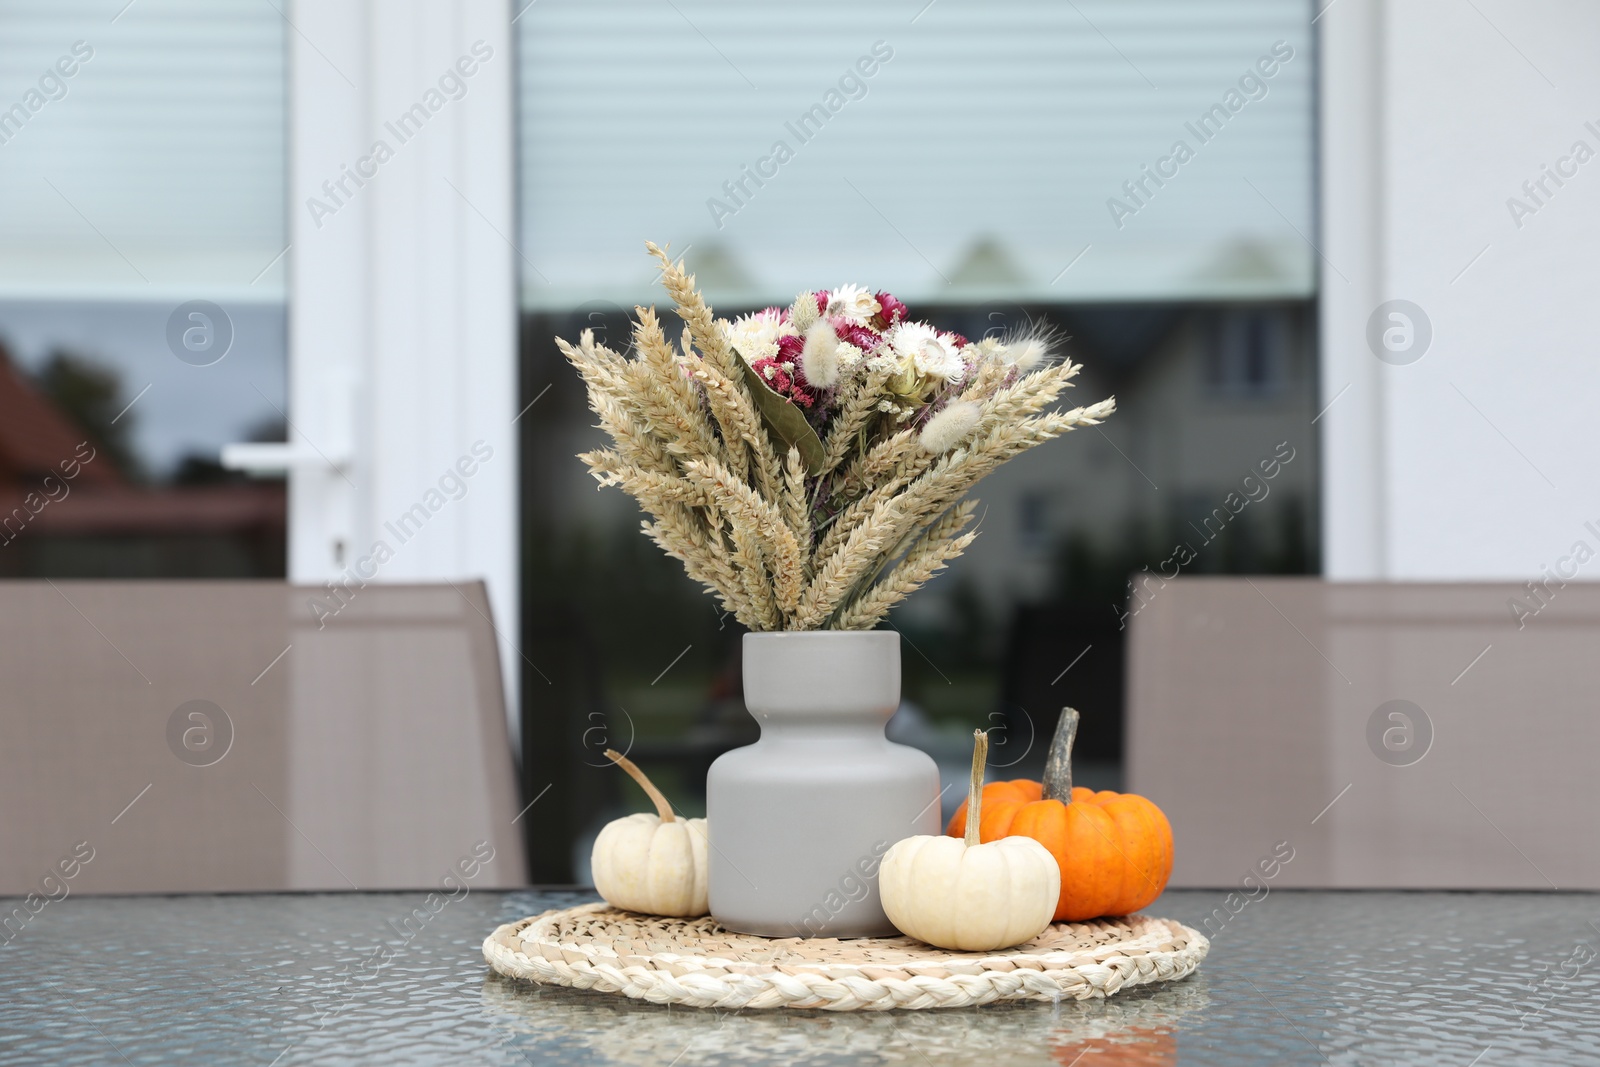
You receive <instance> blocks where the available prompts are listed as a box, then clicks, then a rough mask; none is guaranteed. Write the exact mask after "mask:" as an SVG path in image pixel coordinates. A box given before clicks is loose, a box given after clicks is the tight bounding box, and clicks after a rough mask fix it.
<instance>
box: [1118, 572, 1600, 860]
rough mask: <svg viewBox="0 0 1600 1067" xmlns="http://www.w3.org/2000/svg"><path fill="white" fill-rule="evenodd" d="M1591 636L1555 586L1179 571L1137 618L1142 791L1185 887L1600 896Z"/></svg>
mask: <svg viewBox="0 0 1600 1067" xmlns="http://www.w3.org/2000/svg"><path fill="white" fill-rule="evenodd" d="M1597 642H1600V588H1597V587H1595V586H1593V585H1589V584H1581V583H1576V582H1574V583H1568V584H1567V585H1565V586H1562V585H1560V584H1559V580H1558V579H1557V580H1552V582H1551V583H1549V584H1548V585H1547V584H1544V583H1534V584H1533V585H1532V586H1529V585H1525V584H1524V585H1512V584H1510V583H1482V584H1404V583H1399V584H1336V583H1329V582H1324V581H1321V580H1318V579H1311V578H1209V577H1196V578H1180V579H1178V580H1176V581H1172V582H1168V583H1167V584H1165V585H1164V586H1162V587H1160V588H1159V589H1151V590H1150V592H1149V595H1148V597H1147V599H1146V600H1145V601H1144V602H1143V605H1142V607H1140V608H1139V610H1138V612H1137V613H1136V614H1135V615H1134V616H1133V617H1132V619H1131V637H1130V645H1129V659H1128V694H1129V701H1128V734H1127V742H1128V757H1127V760H1128V761H1127V777H1128V786H1129V788H1130V789H1132V790H1133V791H1135V792H1138V793H1142V794H1144V795H1146V796H1148V797H1150V798H1151V799H1152V800H1154V801H1156V803H1158V804H1160V805H1161V807H1162V808H1163V809H1164V810H1165V811H1166V813H1167V815H1168V817H1169V818H1170V819H1171V821H1172V826H1173V831H1174V833H1175V835H1176V839H1177V858H1176V862H1175V865H1174V868H1173V873H1172V882H1171V884H1172V885H1173V886H1174V887H1184V886H1230V887H1238V886H1240V885H1241V884H1242V881H1243V879H1244V878H1245V877H1246V876H1247V875H1249V876H1252V877H1253V878H1254V881H1255V882H1256V883H1261V882H1262V881H1263V879H1262V876H1261V872H1262V870H1263V867H1262V865H1263V863H1265V864H1266V867H1267V869H1272V870H1274V871H1275V874H1274V876H1273V877H1272V879H1271V884H1272V885H1273V886H1302V887H1326V888H1344V887H1351V888H1355V887H1371V888H1386V889H1423V888H1428V889H1491V888H1492V889H1554V888H1560V889H1600V851H1597V850H1596V849H1595V848H1594V847H1593V842H1594V834H1595V826H1596V821H1597V817H1600V776H1597V775H1596V774H1595V773H1594V759H1595V753H1596V752H1600V716H1596V714H1595V702H1596V701H1595V694H1596V693H1597V692H1600V659H1597V658H1596V657H1595V656H1594V654H1593V650H1594V648H1595V647H1596V644H1597ZM1275 851H1276V854H1277V862H1273V857H1274V855H1275ZM1286 852H1292V854H1293V858H1292V859H1291V860H1289V861H1288V862H1283V861H1282V858H1281V857H1282V854H1283V853H1286Z"/></svg>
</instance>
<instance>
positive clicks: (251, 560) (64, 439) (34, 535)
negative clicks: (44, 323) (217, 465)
mask: <svg viewBox="0 0 1600 1067" xmlns="http://www.w3.org/2000/svg"><path fill="white" fill-rule="evenodd" d="M284 515H285V501H284V492H283V487H282V485H281V484H278V483H239V484H212V485H172V486H159V487H157V486H146V485H140V484H136V483H135V482H133V481H131V480H130V479H129V477H128V476H127V475H126V474H125V473H124V472H123V471H121V470H118V469H117V467H116V465H115V463H114V462H113V459H112V456H111V454H110V450H109V449H107V448H106V447H105V443H104V442H103V441H101V442H99V443H98V444H97V443H96V442H95V440H94V439H93V434H92V432H91V431H89V430H86V429H85V428H84V427H81V426H79V425H77V424H76V423H75V422H74V421H73V420H72V419H71V418H69V417H68V416H67V415H66V414H64V413H63V412H62V411H61V410H59V409H58V408H57V407H56V406H54V405H52V404H51V402H50V401H49V400H48V399H46V397H45V396H44V395H43V394H42V393H41V392H40V391H39V389H37V388H36V387H35V386H34V385H33V384H32V383H31V382H29V381H28V380H27V379H26V378H24V377H23V376H22V375H21V374H19V373H18V372H17V370H16V368H15V367H14V366H13V365H12V363H11V360H10V358H9V356H8V355H7V354H6V353H5V352H4V351H3V350H0V575H5V576H8V577H110V576H115V577H271V576H282V574H283V572H284V560H283V545H284Z"/></svg>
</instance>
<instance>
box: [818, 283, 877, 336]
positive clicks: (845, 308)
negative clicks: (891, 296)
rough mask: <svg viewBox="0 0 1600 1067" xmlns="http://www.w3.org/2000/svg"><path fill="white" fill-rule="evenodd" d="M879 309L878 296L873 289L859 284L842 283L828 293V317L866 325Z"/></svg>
mask: <svg viewBox="0 0 1600 1067" xmlns="http://www.w3.org/2000/svg"><path fill="white" fill-rule="evenodd" d="M878 311H879V308H878V298H877V297H876V296H874V295H873V293H872V290H870V289H863V288H861V286H859V285H841V286H839V288H837V289H835V290H834V291H833V292H831V293H829V294H828V317H829V318H830V319H832V318H839V319H843V320H844V321H846V322H853V323H855V324H856V325H857V326H865V325H866V324H867V322H868V320H870V319H871V318H872V316H874V315H876V314H877V313H878Z"/></svg>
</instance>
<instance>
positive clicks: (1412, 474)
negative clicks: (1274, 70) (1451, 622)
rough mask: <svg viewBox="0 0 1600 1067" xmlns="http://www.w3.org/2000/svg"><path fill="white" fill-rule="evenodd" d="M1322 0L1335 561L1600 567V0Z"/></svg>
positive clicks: (1330, 530) (1330, 535)
mask: <svg viewBox="0 0 1600 1067" xmlns="http://www.w3.org/2000/svg"><path fill="white" fill-rule="evenodd" d="M1318 8H1319V10H1320V11H1321V12H1322V13H1321V14H1320V15H1319V16H1317V26H1318V29H1319V32H1320V49H1319V63H1320V71H1321V86H1320V92H1319V99H1320V118H1321V123H1320V138H1321V145H1320V160H1319V167H1320V174H1321V182H1320V186H1321V188H1320V203H1321V228H1320V236H1319V237H1318V242H1319V252H1320V253H1321V254H1322V256H1323V261H1324V262H1323V271H1322V281H1321V285H1320V292H1321V329H1322V338H1321V341H1322V344H1321V356H1322V381H1321V384H1322V401H1321V403H1322V405H1326V411H1325V413H1324V415H1323V416H1322V418H1321V419H1320V421H1319V423H1318V426H1319V427H1320V429H1321V430H1322V433H1323V444H1322V450H1321V454H1322V462H1323V505H1322V513H1323V523H1322V529H1323V557H1324V561H1325V563H1324V573H1325V574H1326V575H1327V576H1328V577H1330V578H1334V579H1349V580H1394V581H1419V580H1420V581H1433V580H1474V579H1512V580H1517V581H1522V580H1526V579H1529V578H1533V579H1537V580H1539V581H1541V582H1543V581H1545V580H1546V577H1547V576H1554V577H1553V581H1554V582H1555V583H1557V584H1556V585H1552V586H1551V587H1550V588H1551V589H1556V588H1559V583H1560V582H1561V581H1565V580H1571V579H1572V578H1574V577H1576V578H1580V579H1583V578H1589V579H1592V578H1595V577H1600V563H1588V564H1586V565H1585V563H1584V562H1583V561H1580V560H1579V559H1578V557H1579V556H1582V557H1583V558H1584V560H1587V559H1588V558H1590V557H1592V556H1595V555H1596V554H1600V533H1597V532H1595V531H1596V530H1600V505H1597V504H1596V503H1595V501H1596V489H1597V488H1600V485H1597V481H1600V479H1597V477H1596V475H1595V474H1594V471H1593V467H1592V463H1591V461H1590V459H1589V457H1590V456H1592V454H1593V447H1592V443H1591V441H1590V434H1589V433H1588V430H1587V428H1588V427H1589V426H1590V425H1592V423H1593V412H1594V411H1595V410H1596V408H1597V407H1600V376H1597V375H1595V374H1594V372H1593V355H1592V353H1593V349H1594V340H1593V333H1594V326H1593V319H1594V316H1593V311H1592V308H1593V294H1594V292H1595V291H1596V289H1597V288H1600V258H1597V257H1596V256H1595V254H1594V249H1595V248H1596V247H1600V159H1595V158H1594V157H1593V156H1591V157H1589V159H1588V161H1586V162H1582V163H1581V164H1580V163H1578V162H1576V161H1575V160H1574V156H1573V152H1574V145H1575V144H1576V143H1577V142H1579V141H1582V142H1584V143H1585V144H1586V145H1587V147H1588V151H1589V152H1590V153H1600V107H1597V106H1595V105H1594V103H1593V102H1594V101H1596V100H1597V99H1600V73H1597V72H1596V70H1595V69H1594V64H1593V62H1592V55H1591V53H1592V51H1593V42H1594V40H1595V39H1596V36H1597V35H1600V8H1596V7H1595V5H1594V4H1592V3H1588V2H1585V0H1552V2H1551V3H1547V4H1543V5H1541V6H1540V9H1539V13H1538V16H1537V17H1535V18H1529V17H1527V15H1528V12H1526V11H1525V10H1523V9H1522V8H1519V7H1518V6H1517V5H1516V4H1515V3H1514V2H1512V0H1479V2H1478V3H1477V4H1446V3H1440V2H1437V0H1336V2H1333V3H1328V2H1326V0H1318ZM1586 49H1587V51H1586ZM1586 101H1587V103H1586ZM1586 108H1587V110H1585V109H1586ZM1552 168H1559V169H1560V171H1561V174H1562V175H1565V177H1564V178H1563V177H1560V176H1558V177H1557V178H1550V177H1548V176H1547V175H1548V173H1549V172H1550V171H1551V169H1552ZM1540 182H1542V183H1543V184H1542V186H1535V188H1534V190H1533V191H1532V192H1531V193H1530V191H1529V188H1528V186H1529V185H1533V184H1534V183H1540ZM1519 203H1520V204H1521V205H1522V207H1518V206H1517V204H1519ZM1529 208H1531V209H1533V210H1531V211H1530V210H1526V209H1529ZM1394 300H1404V301H1408V302H1410V303H1411V304H1412V305H1414V306H1415V308H1417V309H1420V315H1417V314H1409V315H1408V317H1407V318H1406V319H1404V320H1402V319H1395V318H1393V317H1392V313H1393V309H1391V308H1387V307H1385V305H1386V304H1387V303H1388V302H1389V301H1394ZM1412 318H1414V319H1415V320H1416V321H1415V322H1410V319H1412ZM1375 321H1376V323H1377V327H1376V329H1374V326H1373V323H1374V322H1375ZM1408 323H1409V325H1408ZM1424 325H1425V326H1426V329H1427V332H1428V333H1429V334H1431V339H1430V341H1429V345H1428V347H1427V349H1426V350H1425V351H1417V350H1415V349H1413V350H1411V351H1410V352H1394V351H1390V352H1388V353H1387V355H1386V357H1385V358H1380V354H1379V353H1378V352H1377V351H1376V350H1375V345H1374V343H1373V341H1371V340H1370V339H1369V333H1371V332H1375V333H1376V335H1377V336H1378V337H1379V338H1380V340H1379V341H1378V342H1377V346H1376V347H1378V348H1381V347H1383V343H1382V341H1381V338H1382V336H1383V329H1384V328H1385V327H1395V328H1397V331H1398V332H1397V333H1396V334H1395V335H1394V336H1395V337H1396V340H1397V342H1399V343H1402V344H1403V343H1404V339H1405V337H1406V336H1407V334H1406V332H1405V331H1406V330H1407V329H1410V330H1413V331H1414V333H1413V334H1412V336H1419V337H1420V336H1421V335H1422V330H1423V328H1424ZM1413 356H1414V357H1416V358H1409V357H1413ZM1590 524H1592V528H1591V525H1590ZM1580 541H1581V542H1584V543H1585V544H1586V545H1587V551H1586V552H1578V551H1576V545H1577V543H1578V542H1580Z"/></svg>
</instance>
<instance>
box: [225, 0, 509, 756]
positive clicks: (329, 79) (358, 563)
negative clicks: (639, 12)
mask: <svg viewBox="0 0 1600 1067" xmlns="http://www.w3.org/2000/svg"><path fill="white" fill-rule="evenodd" d="M285 17H286V18H287V19H288V21H289V22H290V24H291V26H292V32H291V33H290V35H289V46H290V87H289V101H290V104H289V116H290V118H289V173H290V178H289V189H290V196H289V199H290V203H289V218H290V225H289V239H290V247H289V251H288V262H289V420H290V424H291V428H290V433H289V438H290V440H289V444H288V445H286V446H257V447H255V448H253V449H251V448H234V449H231V450H230V455H229V460H230V462H231V465H234V466H243V467H254V468H257V469H263V468H271V467H274V466H276V467H278V468H280V469H283V468H286V469H287V470H288V472H289V578H290V580H291V581H294V582H304V583H318V584H320V583H326V582H331V583H334V585H335V587H336V592H335V593H334V594H333V597H332V599H330V600H328V601H326V603H327V604H328V605H330V606H331V608H330V609H325V610H332V609H336V608H337V605H338V603H339V597H340V596H341V595H342V596H345V597H349V596H359V589H360V587H361V585H362V583H364V582H366V581H378V582H406V581H441V580H443V581H453V582H460V581H461V580H464V579H474V578H480V577H481V578H484V579H486V580H487V583H488V588H489V598H490V603H491V606H492V610H493V612H494V625H495V627H496V628H497V630H498V632H499V634H500V636H501V648H500V658H501V665H502V669H503V671H504V676H505V682H506V692H507V696H508V702H507V707H508V712H509V714H510V716H511V722H510V724H509V725H510V728H511V731H512V737H513V740H514V743H515V738H516V736H517V725H518V724H517V719H516V713H515V710H514V709H515V707H516V699H515V698H516V693H517V684H516V683H517V675H518V670H517V665H518V664H519V663H520V660H521V654H520V652H519V651H518V645H517V641H518V637H517V629H518V601H519V596H518V586H517V583H518V560H517V544H518V532H517V518H518V508H517V492H518V479H517V452H518V449H517V426H516V424H515V421H514V420H515V419H516V417H517V409H516V398H517V299H516V275H517V268H516V263H517V252H516V251H515V248H514V246H513V244H512V241H513V240H514V233H515V230H514V225H515V217H516V216H515V206H514V200H513V187H514V186H513V161H514V158H515V153H514V150H513V137H514V127H513V122H512V98H513V85H514V84H515V78H514V73H515V72H514V62H515V60H514V51H513V48H512V44H511V26H510V14H509V10H508V4H507V3H506V0H290V2H289V3H288V5H287V7H286V8H285ZM380 145H382V146H383V147H382V148H381V149H380V148H379V146H380ZM469 606H470V605H468V604H467V603H466V601H465V599H463V607H464V609H465V608H467V607H469ZM328 624H329V625H332V624H334V623H333V622H332V621H329V623H328Z"/></svg>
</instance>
